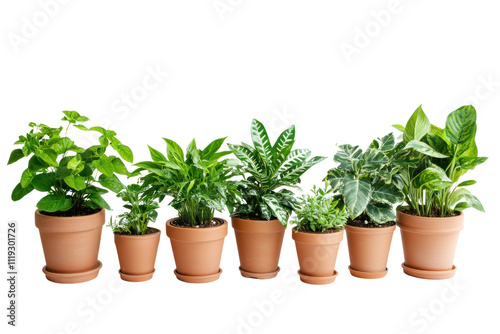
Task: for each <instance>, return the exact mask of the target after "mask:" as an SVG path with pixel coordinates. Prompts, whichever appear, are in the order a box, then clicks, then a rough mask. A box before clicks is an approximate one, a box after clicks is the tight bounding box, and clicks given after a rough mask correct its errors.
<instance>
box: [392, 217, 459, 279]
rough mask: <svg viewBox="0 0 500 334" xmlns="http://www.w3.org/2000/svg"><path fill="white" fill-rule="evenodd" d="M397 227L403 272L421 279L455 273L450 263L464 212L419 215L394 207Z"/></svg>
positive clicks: (453, 256) (452, 259) (448, 275)
mask: <svg viewBox="0 0 500 334" xmlns="http://www.w3.org/2000/svg"><path fill="white" fill-rule="evenodd" d="M397 224H398V226H399V229H400V230H401V239H402V242H403V251H404V257H405V262H403V264H402V266H403V271H404V272H405V274H407V275H410V276H413V277H417V278H425V279H446V278H451V277H453V276H454V275H455V272H456V269H457V268H456V267H455V265H453V261H454V258H455V250H456V248H457V242H458V235H459V233H460V230H462V229H463V227H464V214H463V213H462V212H460V214H458V215H456V216H451V217H420V216H413V215H409V214H406V213H403V212H400V211H397Z"/></svg>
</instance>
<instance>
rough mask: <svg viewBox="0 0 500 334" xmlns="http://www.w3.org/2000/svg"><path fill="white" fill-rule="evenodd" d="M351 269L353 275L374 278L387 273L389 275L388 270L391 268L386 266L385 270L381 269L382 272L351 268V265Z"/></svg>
mask: <svg viewBox="0 0 500 334" xmlns="http://www.w3.org/2000/svg"><path fill="white" fill-rule="evenodd" d="M349 271H350V272H351V275H352V276H355V277H359V278H368V279H372V278H382V277H384V276H385V275H387V272H388V271H389V270H388V269H387V268H385V270H384V271H381V272H378V273H374V272H367V271H358V270H354V269H352V268H351V266H349Z"/></svg>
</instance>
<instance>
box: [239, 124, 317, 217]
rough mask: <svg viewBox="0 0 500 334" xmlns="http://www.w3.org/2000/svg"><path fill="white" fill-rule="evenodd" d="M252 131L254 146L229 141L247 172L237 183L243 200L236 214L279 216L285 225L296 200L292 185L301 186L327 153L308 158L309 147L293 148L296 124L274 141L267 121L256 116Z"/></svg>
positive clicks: (245, 215)
mask: <svg viewBox="0 0 500 334" xmlns="http://www.w3.org/2000/svg"><path fill="white" fill-rule="evenodd" d="M251 135H252V141H253V146H251V145H248V144H245V143H242V144H241V145H232V144H229V148H230V149H231V150H233V153H234V154H235V155H236V157H237V158H238V159H239V160H240V161H241V162H242V163H243V169H242V170H243V172H244V173H245V175H244V179H243V180H241V181H240V182H239V185H238V190H239V191H240V193H241V196H242V199H243V203H238V204H236V205H235V213H234V214H233V216H237V217H240V218H245V219H254V220H272V219H278V220H279V221H280V222H281V224H283V225H284V226H286V224H287V222H288V218H289V217H290V215H291V214H292V212H293V210H294V208H295V206H296V204H297V201H296V198H295V195H294V193H293V192H292V191H291V190H290V189H289V188H298V184H299V183H300V177H301V176H302V174H304V173H305V172H306V171H307V170H308V169H309V168H311V167H312V166H314V165H316V164H317V163H319V162H320V161H323V160H324V159H325V157H319V156H317V157H313V158H311V159H308V158H309V157H310V155H311V151H310V150H308V149H294V150H292V147H293V144H294V142H295V126H294V125H292V126H290V127H289V128H288V129H286V130H285V131H283V132H282V133H281V134H280V135H279V137H278V139H277V140H276V142H275V143H274V145H271V141H270V140H269V137H268V135H267V131H266V128H265V127H264V125H263V124H262V123H260V122H259V121H257V120H256V119H254V120H253V121H252V126H251ZM298 189H300V188H298Z"/></svg>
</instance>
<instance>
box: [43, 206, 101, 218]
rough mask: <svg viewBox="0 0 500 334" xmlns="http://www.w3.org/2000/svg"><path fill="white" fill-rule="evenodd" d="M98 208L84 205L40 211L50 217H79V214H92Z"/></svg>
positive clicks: (97, 210)
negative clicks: (52, 210) (59, 209)
mask: <svg viewBox="0 0 500 334" xmlns="http://www.w3.org/2000/svg"><path fill="white" fill-rule="evenodd" d="M100 210H101V208H97V209H92V208H91V207H89V206H86V205H84V206H81V207H79V208H78V209H76V208H71V209H69V210H68V211H56V212H46V211H40V213H41V214H42V215H46V216H52V217H81V216H88V215H93V214H94V213H97V212H99V211H100Z"/></svg>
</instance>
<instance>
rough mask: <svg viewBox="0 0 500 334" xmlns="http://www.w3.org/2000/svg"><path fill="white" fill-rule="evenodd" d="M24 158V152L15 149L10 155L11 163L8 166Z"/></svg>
mask: <svg viewBox="0 0 500 334" xmlns="http://www.w3.org/2000/svg"><path fill="white" fill-rule="evenodd" d="M22 158H24V153H23V150H21V149H20V148H18V149H15V150H14V151H12V152H11V153H10V157H9V162H7V165H10V164H13V163H14V162H16V161H18V160H19V159H22Z"/></svg>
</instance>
